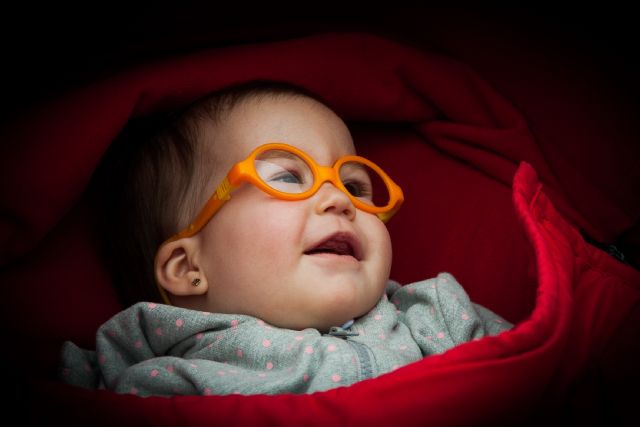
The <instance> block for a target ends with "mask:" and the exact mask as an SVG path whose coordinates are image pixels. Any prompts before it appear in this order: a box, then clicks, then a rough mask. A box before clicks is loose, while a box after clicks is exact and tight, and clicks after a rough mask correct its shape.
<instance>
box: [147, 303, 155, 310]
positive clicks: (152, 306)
mask: <svg viewBox="0 0 640 427" xmlns="http://www.w3.org/2000/svg"><path fill="white" fill-rule="evenodd" d="M157 306H158V305H157V304H156V303H154V302H150V303H149V304H147V307H149V308H150V309H152V310H153V309H154V308H156V307H157Z"/></svg>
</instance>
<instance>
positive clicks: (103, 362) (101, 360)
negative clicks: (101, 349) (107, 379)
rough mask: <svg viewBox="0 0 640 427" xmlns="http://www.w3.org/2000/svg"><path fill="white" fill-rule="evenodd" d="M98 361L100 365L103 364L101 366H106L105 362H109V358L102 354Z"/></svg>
mask: <svg viewBox="0 0 640 427" xmlns="http://www.w3.org/2000/svg"><path fill="white" fill-rule="evenodd" d="M98 361H99V362H100V364H101V365H104V364H105V362H106V361H107V356H105V355H104V354H101V355H100V356H99V357H98Z"/></svg>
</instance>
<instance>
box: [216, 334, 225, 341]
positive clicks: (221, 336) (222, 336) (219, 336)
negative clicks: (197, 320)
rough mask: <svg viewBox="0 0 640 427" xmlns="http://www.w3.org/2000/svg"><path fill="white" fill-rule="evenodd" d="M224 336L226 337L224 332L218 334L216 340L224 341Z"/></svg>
mask: <svg viewBox="0 0 640 427" xmlns="http://www.w3.org/2000/svg"><path fill="white" fill-rule="evenodd" d="M222 338H224V335H222V334H218V335H216V341H222Z"/></svg>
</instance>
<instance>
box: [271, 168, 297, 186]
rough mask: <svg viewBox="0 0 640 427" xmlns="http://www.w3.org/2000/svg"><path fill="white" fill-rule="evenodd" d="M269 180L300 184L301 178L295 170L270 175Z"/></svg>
mask: <svg viewBox="0 0 640 427" xmlns="http://www.w3.org/2000/svg"><path fill="white" fill-rule="evenodd" d="M269 181H276V182H283V183H285V184H302V178H301V177H300V175H299V174H298V173H297V172H295V171H284V172H282V173H279V174H277V175H275V176H273V177H271V179H270V180H269Z"/></svg>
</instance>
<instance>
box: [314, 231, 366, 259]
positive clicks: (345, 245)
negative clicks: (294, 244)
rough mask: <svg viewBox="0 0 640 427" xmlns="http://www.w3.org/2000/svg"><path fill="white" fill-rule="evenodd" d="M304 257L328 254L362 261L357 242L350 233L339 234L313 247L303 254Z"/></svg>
mask: <svg viewBox="0 0 640 427" xmlns="http://www.w3.org/2000/svg"><path fill="white" fill-rule="evenodd" d="M304 254H305V255H318V254H329V255H338V256H350V257H353V258H355V259H357V260H358V261H360V260H361V259H362V253H361V249H360V244H359V243H358V240H357V239H356V238H355V236H353V235H352V234H350V233H344V232H339V233H335V234H332V235H331V236H329V237H328V238H326V239H324V240H322V241H320V242H319V243H316V244H315V245H313V246H312V247H311V248H310V249H307V250H306V251H305V252H304Z"/></svg>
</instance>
